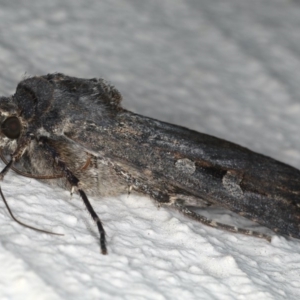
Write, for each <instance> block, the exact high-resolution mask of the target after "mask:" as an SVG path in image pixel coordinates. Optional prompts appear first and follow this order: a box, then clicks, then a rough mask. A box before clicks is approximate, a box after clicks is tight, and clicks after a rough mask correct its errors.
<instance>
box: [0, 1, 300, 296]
mask: <svg viewBox="0 0 300 300" xmlns="http://www.w3.org/2000/svg"><path fill="white" fill-rule="evenodd" d="M0 65H1V72H0V92H1V94H2V95H4V96H7V95H10V94H12V93H13V92H14V90H15V87H16V85H17V83H18V82H19V81H20V80H21V79H22V77H23V75H24V73H25V72H26V73H27V74H29V75H42V74H47V73H51V72H63V73H66V74H68V75H72V76H77V77H87V78H92V77H103V78H105V79H107V80H109V81H110V82H112V83H113V84H114V85H115V86H116V87H117V88H118V89H119V90H120V91H121V93H122V94H123V97H124V102H123V106H124V107H126V108H128V109H131V110H133V111H135V112H138V113H141V114H144V115H147V116H151V117H154V118H157V119H160V120H164V121H168V122H172V123H176V124H180V125H184V126H187V127H190V128H193V129H196V130H199V131H202V132H205V133H209V134H212V135H215V136H218V137H222V138H225V139H227V140H230V141H233V142H236V143H239V144H241V145H243V146H246V147H249V148H251V149H252V150H255V151H258V152H260V153H263V154H266V155H269V156H272V157H274V158H276V159H278V160H281V161H284V162H286V163H288V164H291V165H293V166H295V167H297V168H300V139H299V129H300V117H299V115H300V102H299V99H300V84H299V81H300V2H299V1H296V0H294V1H292V0H264V1H258V0H251V1H249V0H216V1H211V0H186V1H180V0H152V1H138V0H123V1H121V0H120V1H118V0H109V1H108V0H107V1H96V0H94V1H92V0H80V1H71V0H68V1H67V0H66V1H60V0H52V1H33V0H27V1H26V0H23V1H9V0H7V1H0ZM2 166H3V165H2ZM1 186H2V188H3V190H4V193H5V195H6V197H7V199H8V201H9V203H10V206H11V208H12V209H13V211H14V213H15V214H16V215H17V216H18V217H19V218H20V219H22V220H23V221H25V222H27V223H30V224H32V225H36V226H38V227H42V228H45V229H48V230H53V231H55V232H62V233H64V234H65V236H63V237H55V236H49V235H46V234H39V233H36V232H33V231H31V230H29V229H25V228H23V227H20V226H19V225H18V224H16V223H15V222H13V221H12V220H11V218H10V217H9V215H8V213H7V211H6V209H5V208H4V204H1V202H0V228H1V230H0V266H1V269H0V270H1V271H0V299H1V300H2V299H22V300H23V299H30V300H32V299H39V300H41V299H42V300H43V299H299V297H300V280H299V279H300V242H299V241H297V240H290V241H288V240H286V239H285V238H283V237H277V236H275V237H274V238H273V240H272V242H271V243H270V244H269V243H267V242H265V241H263V240H259V239H255V238H251V237H246V236H241V235H234V234H230V233H226V232H223V231H219V230H216V229H212V228H208V227H205V226H203V225H202V224H198V223H196V222H194V221H190V220H188V219H186V218H185V217H183V216H181V215H180V214H178V213H176V212H174V211H170V210H166V209H159V210H158V209H157V207H156V206H155V205H154V204H153V202H152V201H151V200H149V199H148V198H138V197H134V196H130V197H129V198H128V197H127V196H120V197H118V198H115V199H97V198H95V197H94V198H92V199H91V201H92V204H93V206H94V208H95V210H96V211H97V212H98V214H99V216H100V217H101V219H102V220H103V222H104V226H105V229H106V232H107V234H108V238H107V240H108V250H109V255H108V256H102V255H100V253H99V245H98V235H97V231H96V228H95V226H94V224H93V223H92V221H91V220H90V218H89V216H88V214H87V212H86V211H85V209H84V208H83V204H82V203H81V201H80V199H79V197H78V196H76V195H75V196H73V198H72V200H70V196H69V192H68V191H64V190H62V189H59V188H53V187H51V186H48V185H46V184H44V183H41V182H38V181H36V180H33V179H32V180H31V179H28V178H22V177H20V176H17V175H16V174H14V173H13V172H10V173H9V174H8V175H7V176H6V177H5V180H4V182H3V183H1ZM220 217H221V219H222V220H223V221H224V222H226V221H227V222H228V221H230V218H229V215H228V214H223V215H221V216H220Z"/></svg>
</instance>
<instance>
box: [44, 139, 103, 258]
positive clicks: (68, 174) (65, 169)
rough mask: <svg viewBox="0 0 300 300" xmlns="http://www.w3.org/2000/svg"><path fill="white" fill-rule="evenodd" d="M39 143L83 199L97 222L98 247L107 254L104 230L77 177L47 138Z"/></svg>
mask: <svg viewBox="0 0 300 300" xmlns="http://www.w3.org/2000/svg"><path fill="white" fill-rule="evenodd" d="M39 142H40V144H41V145H42V146H43V148H44V149H45V150H46V152H47V153H49V154H50V155H51V157H52V158H53V159H54V161H55V163H56V165H57V166H58V167H59V168H60V169H61V170H62V172H63V174H64V176H65V177H66V179H67V181H68V182H69V183H70V184H71V187H72V188H71V191H73V190H74V189H76V190H77V191H78V193H79V195H80V197H81V199H82V200H83V202H84V204H85V206H86V208H87V210H88V212H89V213H90V215H91V217H92V219H93V220H94V222H95V223H96V224H97V227H98V231H99V234H100V247H101V252H102V254H107V249H106V239H105V231H104V228H103V226H102V223H101V220H100V218H99V217H98V215H97V214H96V212H95V211H94V209H93V207H92V205H91V204H90V201H89V200H88V197H87V196H86V194H85V192H84V191H83V190H82V189H81V188H80V185H79V179H78V178H77V177H76V176H75V175H74V174H73V173H72V172H71V171H70V169H69V168H68V167H67V166H66V164H65V163H64V161H63V160H62V159H61V158H60V156H59V154H58V152H57V151H56V150H55V149H54V148H53V147H51V146H50V145H49V144H48V143H47V138H46V137H41V138H40V139H39Z"/></svg>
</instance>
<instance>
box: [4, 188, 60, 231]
mask: <svg viewBox="0 0 300 300" xmlns="http://www.w3.org/2000/svg"><path fill="white" fill-rule="evenodd" d="M0 195H1V198H2V200H3V202H4V204H5V206H6V208H7V210H8V212H9V214H10V216H11V217H12V219H13V220H14V221H15V222H17V223H18V224H20V225H22V226H24V227H27V228H29V229H32V230H35V231H38V232H42V233H47V234H53V235H64V234H62V233H55V232H51V231H47V230H43V229H39V228H36V227H33V226H30V225H27V224H25V223H23V222H21V221H19V220H18V219H17V218H16V217H15V216H14V214H13V213H12V211H11V209H10V207H9V205H8V203H7V201H6V199H5V197H4V195H3V192H2V189H1V187H0Z"/></svg>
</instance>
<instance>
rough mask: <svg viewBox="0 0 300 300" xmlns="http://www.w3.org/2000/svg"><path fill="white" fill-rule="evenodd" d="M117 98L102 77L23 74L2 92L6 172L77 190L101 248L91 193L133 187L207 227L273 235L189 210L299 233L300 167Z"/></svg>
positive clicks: (0, 110)
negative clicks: (220, 211)
mask: <svg viewBox="0 0 300 300" xmlns="http://www.w3.org/2000/svg"><path fill="white" fill-rule="evenodd" d="M121 100H122V97H121V94H120V93H119V92H118V90H117V89H116V88H115V87H113V86H112V85H110V84H109V83H107V82H106V81H104V80H103V79H96V78H93V79H82V78H75V77H69V76H66V75H64V74H59V73H56V74H48V75H44V76H36V77H30V78H26V79H24V80H23V81H21V82H20V83H19V84H18V86H17V89H16V92H15V94H14V95H12V96H10V97H1V98H0V124H1V125H0V127H1V128H0V148H1V158H2V159H3V161H4V162H5V163H6V166H5V168H4V169H3V170H2V172H1V173H0V179H3V178H4V176H5V174H6V173H7V172H8V171H9V169H13V170H15V171H16V172H17V173H19V174H21V175H24V176H29V177H33V178H38V179H48V180H52V181H55V183H57V184H58V185H60V186H63V187H66V188H69V189H71V191H72V192H73V191H75V192H77V193H78V194H79V196H80V197H81V199H82V200H83V202H84V204H85V206H86V208H87V210H88V212H89V213H90V215H91V217H92V218H93V220H94V221H95V223H96V225H97V228H98V231H99V235H100V247H101V252H102V253H103V254H106V253H107V248H106V240H105V231H104V228H103V226H102V223H101V221H100V218H99V217H98V215H97V214H96V212H95V211H94V209H93V207H92V205H91V204H90V202H89V200H88V197H87V195H90V196H95V197H98V198H101V197H104V196H114V195H119V194H122V193H126V192H127V191H134V192H137V193H141V194H144V195H149V196H150V197H151V198H152V199H154V200H155V201H156V202H157V203H158V204H159V205H161V206H165V207H172V208H174V209H176V210H178V211H180V212H181V213H183V214H184V215H186V216H188V217H190V218H193V219H195V220H197V221H199V222H201V223H204V224H206V225H209V226H212V227H217V228H221V229H224V230H227V231H231V232H238V233H243V234H247V235H252V236H257V237H261V238H265V239H267V240H270V239H271V237H270V236H269V235H265V234H262V233H259V232H256V231H251V230H247V229H242V228H237V227H235V226H230V225H226V224H221V223H219V222H215V221H213V220H210V219H208V218H205V217H204V216H201V215H199V214H198V213H196V212H195V211H193V210H192V209H191V207H206V206H218V207H223V208H225V209H228V210H230V211H232V212H235V213H238V214H240V215H243V216H244V217H246V218H248V219H251V220H253V221H255V222H257V223H259V224H261V225H263V226H266V227H268V228H270V229H272V230H273V231H275V232H276V233H278V234H281V235H286V236H291V237H294V238H300V231H299V225H300V222H299V218H300V201H299V199H300V197H299V195H300V171H299V170H297V169H295V168H293V167H291V166H288V165H286V164H284V163H281V162H278V161H276V160H274V159H272V158H269V157H267V156H264V155H261V154H258V153H255V152H252V151H250V150H248V149H246V148H244V147H241V146H239V145H236V144H234V143H231V142H228V141H225V140H222V139H219V138H216V137H213V136H209V135H206V134H203V133H199V132H196V131H193V130H190V129H187V128H184V127H180V126H176V125H172V124H168V123H165V122H161V121H158V120H155V119H151V118H148V117H145V116H141V115H138V114H135V113H133V112H130V111H128V110H126V109H124V108H123V107H122V106H121ZM7 157H9V159H7ZM1 195H3V194H2V192H1ZM3 199H4V197H3ZM22 224H23V223H22ZM29 227H30V226H29ZM41 231H43V230H41Z"/></svg>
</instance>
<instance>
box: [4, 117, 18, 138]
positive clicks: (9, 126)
mask: <svg viewBox="0 0 300 300" xmlns="http://www.w3.org/2000/svg"><path fill="white" fill-rule="evenodd" d="M1 131H2V133H3V134H4V135H5V136H7V137H8V138H9V139H12V140H14V139H17V138H18V137H19V136H20V133H21V123H20V121H19V119H18V118H17V117H9V118H7V119H6V120H5V121H4V122H3V123H2V124H1Z"/></svg>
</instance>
